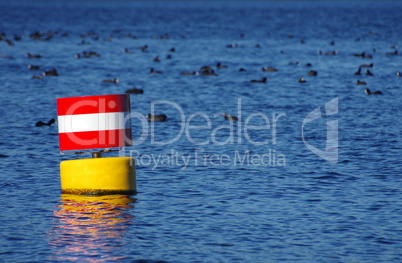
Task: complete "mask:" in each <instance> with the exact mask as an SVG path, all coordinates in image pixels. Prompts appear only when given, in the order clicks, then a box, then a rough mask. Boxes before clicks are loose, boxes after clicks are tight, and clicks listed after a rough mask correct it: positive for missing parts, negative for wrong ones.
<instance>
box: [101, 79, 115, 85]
mask: <svg viewBox="0 0 402 263" xmlns="http://www.w3.org/2000/svg"><path fill="white" fill-rule="evenodd" d="M102 82H103V83H114V84H117V83H119V79H118V78H114V79H105V80H104V81H102Z"/></svg>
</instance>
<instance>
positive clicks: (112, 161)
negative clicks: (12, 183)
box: [57, 94, 137, 195]
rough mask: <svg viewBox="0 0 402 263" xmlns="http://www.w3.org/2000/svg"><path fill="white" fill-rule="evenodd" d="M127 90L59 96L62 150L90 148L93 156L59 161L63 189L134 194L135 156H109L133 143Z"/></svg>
mask: <svg viewBox="0 0 402 263" xmlns="http://www.w3.org/2000/svg"><path fill="white" fill-rule="evenodd" d="M130 110H131V105H130V96H129V95H128V94H118V95H101V96H85V97H69V98H59V99H57V115H58V128H59V145H60V151H61V152H62V153H64V152H65V151H67V152H69V151H77V150H78V151H79V152H75V153H79V154H82V153H85V152H83V151H88V150H94V149H96V151H94V152H91V155H92V158H89V159H76V160H67V161H63V162H61V163H60V181H61V190H62V193H67V194H86V195H104V194H129V195H131V194H135V193H136V191H137V188H136V174H135V161H134V159H133V158H132V157H107V158H104V157H102V155H103V154H104V153H109V152H112V151H117V150H113V148H119V149H121V148H122V147H126V146H131V145H132V137H131V120H130V118H129V117H130Z"/></svg>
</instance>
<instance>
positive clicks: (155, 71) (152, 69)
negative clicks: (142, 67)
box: [149, 68, 162, 74]
mask: <svg viewBox="0 0 402 263" xmlns="http://www.w3.org/2000/svg"><path fill="white" fill-rule="evenodd" d="M149 73H150V74H162V71H158V70H155V69H154V68H151V70H150V71H149Z"/></svg>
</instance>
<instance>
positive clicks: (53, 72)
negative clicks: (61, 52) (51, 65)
mask: <svg viewBox="0 0 402 263" xmlns="http://www.w3.org/2000/svg"><path fill="white" fill-rule="evenodd" d="M42 75H43V76H54V77H57V76H59V73H58V72H57V70H56V69H51V70H49V71H44V72H42Z"/></svg>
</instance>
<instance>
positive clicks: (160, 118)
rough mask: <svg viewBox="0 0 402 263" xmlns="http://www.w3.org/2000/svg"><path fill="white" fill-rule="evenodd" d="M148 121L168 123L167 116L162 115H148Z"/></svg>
mask: <svg viewBox="0 0 402 263" xmlns="http://www.w3.org/2000/svg"><path fill="white" fill-rule="evenodd" d="M147 118H148V121H149V122H151V121H166V119H167V116H166V115H165V114H160V115H155V116H154V115H152V114H151V113H148V115H147Z"/></svg>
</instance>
